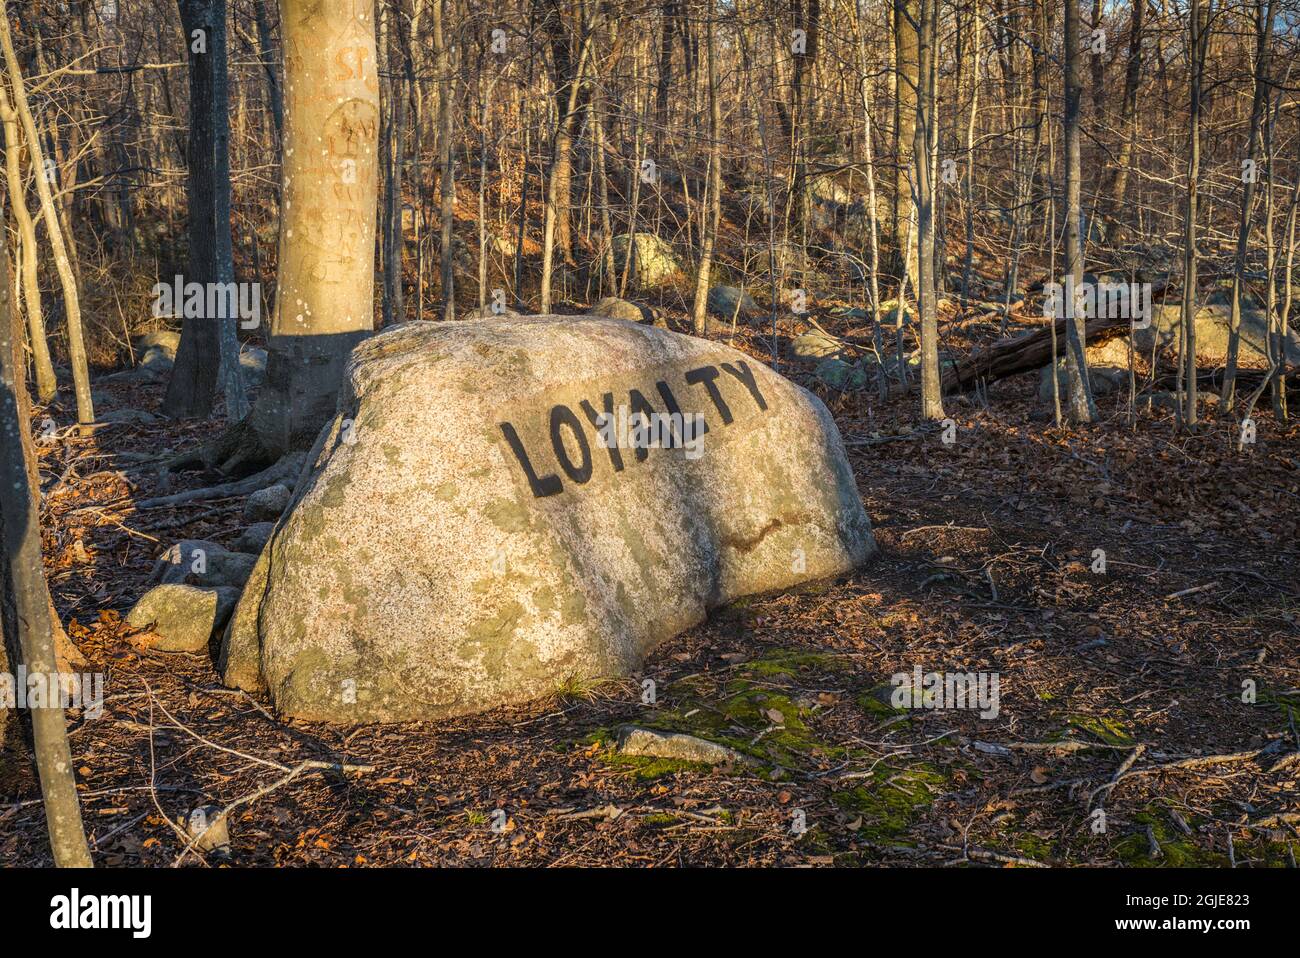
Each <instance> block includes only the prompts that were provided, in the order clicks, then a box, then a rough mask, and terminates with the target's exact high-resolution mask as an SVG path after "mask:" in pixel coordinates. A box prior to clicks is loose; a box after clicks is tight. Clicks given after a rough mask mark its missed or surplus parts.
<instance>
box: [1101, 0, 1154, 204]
mask: <svg viewBox="0 0 1300 958" xmlns="http://www.w3.org/2000/svg"><path fill="white" fill-rule="evenodd" d="M1131 6H1132V8H1133V9H1132V14H1131V19H1130V21H1129V35H1128V66H1127V67H1126V68H1125V70H1124V97H1123V99H1122V100H1121V101H1120V108H1119V110H1120V119H1119V129H1120V131H1121V132H1122V133H1123V134H1124V139H1123V140H1122V141H1121V142H1120V145H1119V154H1118V155H1117V156H1116V157H1115V173H1114V177H1113V178H1112V180H1111V185H1110V202H1111V212H1112V213H1114V214H1118V213H1119V211H1120V210H1121V209H1123V207H1124V197H1125V194H1126V193H1127V192H1128V177H1129V169H1130V167H1131V166H1132V163H1133V146H1134V143H1135V142H1136V140H1137V122H1136V118H1137V93H1138V82H1139V81H1140V80H1141V79H1142V26H1143V18H1144V16H1145V14H1146V8H1147V5H1146V0H1138V2H1135V3H1132V4H1131Z"/></svg>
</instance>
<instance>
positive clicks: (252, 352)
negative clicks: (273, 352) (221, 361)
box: [239, 346, 267, 389]
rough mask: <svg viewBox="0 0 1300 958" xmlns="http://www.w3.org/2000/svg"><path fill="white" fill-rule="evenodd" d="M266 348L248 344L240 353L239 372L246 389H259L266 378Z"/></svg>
mask: <svg viewBox="0 0 1300 958" xmlns="http://www.w3.org/2000/svg"><path fill="white" fill-rule="evenodd" d="M266 360H267V355H266V350H265V349H262V348H261V347H259V346H247V347H245V348H244V349H243V350H242V351H241V352H240V354H239V372H240V375H241V376H242V377H243V380H244V388H245V389H257V388H259V387H260V386H261V385H262V383H263V382H264V381H265V380H266Z"/></svg>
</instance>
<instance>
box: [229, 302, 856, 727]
mask: <svg viewBox="0 0 1300 958" xmlns="http://www.w3.org/2000/svg"><path fill="white" fill-rule="evenodd" d="M607 412H608V413H609V414H610V415H609V416H608V418H606V415H605V414H606V413H607ZM651 415H653V416H654V419H653V420H651V421H650V422H651V424H652V425H653V426H654V429H653V430H652V432H654V433H655V434H656V435H655V437H654V438H656V439H658V440H659V442H658V443H657V444H656V443H654V442H651V441H648V440H649V439H650V437H649V436H647V435H646V434H645V429H644V424H645V420H644V419H643V416H651ZM674 417H676V418H674ZM701 422H702V427H703V428H699V425H698V424H700V423H701ZM596 423H600V426H597V425H596ZM638 427H641V428H638ZM692 427H697V428H692ZM704 430H707V431H704ZM874 550H875V543H874V540H873V538H872V535H871V527H870V523H869V521H868V519H867V516H866V513H865V512H864V510H863V508H862V503H861V500H860V499H859V496H858V492H857V489H856V487H855V484H854V480H853V475H852V473H851V471H850V470H849V466H848V463H847V461H846V458H845V453H844V448H843V445H842V443H841V441H840V437H839V433H838V431H837V430H836V427H835V424H834V422H833V420H832V419H831V416H830V414H829V413H828V412H827V410H826V408H825V407H824V406H823V405H822V404H821V402H820V401H818V400H817V399H816V398H815V397H814V396H813V395H812V394H811V393H809V392H807V391H806V390H804V389H803V388H801V387H799V386H797V385H795V384H794V383H791V382H789V381H788V380H786V379H784V378H782V377H781V376H779V375H777V374H776V373H774V372H772V371H771V370H769V369H768V368H767V367H765V366H763V365H762V364H761V363H758V362H756V361H755V360H753V359H751V358H749V357H747V356H745V355H744V354H742V353H740V352H737V351H736V350H734V349H730V348H728V347H726V346H722V345H720V344H716V343H711V342H708V341H706V340H702V339H696V338H694V337H690V336H683V335H679V334H676V333H671V332H668V331H666V330H661V329H656V328H654V327H650V326H644V325H639V324H636V323H629V322H623V321H619V320H610V319H600V318H590V319H587V320H584V321H582V322H578V323H574V322H573V321H572V320H571V319H569V318H566V317H557V316H536V317H527V318H522V319H514V320H485V321H481V322H451V323H444V322H440V323H430V322H423V323H420V322H416V323H406V324H403V325H401V326H397V327H394V328H393V329H391V330H388V331H386V332H384V333H383V334H381V335H378V336H376V337H374V338H372V339H370V340H368V341H367V342H365V343H363V344H361V345H360V346H358V347H357V348H356V349H355V350H354V352H353V354H352V357H351V359H350V361H349V365H348V371H347V376H346V380H345V385H344V388H343V392H342V395H341V397H340V400H339V413H338V416H337V418H336V419H335V421H334V422H333V423H332V424H331V425H330V426H328V427H327V428H326V429H325V430H324V431H322V433H321V436H320V437H319V439H318V440H317V443H316V447H315V448H314V449H313V451H312V453H311V455H310V456H309V458H308V464H307V467H306V468H305V470H304V473H303V476H302V478H301V479H300V480H299V482H298V485H297V488H296V489H295V492H294V501H293V502H292V503H291V504H290V508H289V511H288V512H287V513H286V515H285V516H284V517H283V518H282V519H281V520H280V523H279V525H278V527H277V529H276V532H275V534H274V536H273V537H272V538H271V541H270V542H269V543H268V545H267V547H266V548H265V549H264V550H263V551H262V553H261V555H260V557H259V559H258V562H257V566H256V568H255V569H254V571H253V574H252V577H251V578H250V580H249V584H248V586H247V588H246V589H245V591H244V595H243V598H242V599H241V601H240V604H239V607H238V608H237V609H236V611H235V614H234V616H233V617H232V620H231V623H230V626H229V627H228V629H227V631H226V635H225V640H224V643H223V650H222V655H221V661H220V662H219V667H220V669H221V670H222V673H223V676H224V678H225V681H226V682H227V683H229V684H231V685H235V686H238V687H241V688H247V689H262V688H264V689H266V690H267V691H269V693H270V696H271V698H272V699H273V701H274V704H275V706H276V708H277V709H278V710H279V711H280V712H281V713H283V714H287V715H291V716H298V717H301V718H306V719H321V720H328V721H337V722H349V723H350V722H364V721H401V720H410V719H425V718H435V717H440V716H448V715H457V714H463V713H468V712H473V711H477V710H482V709H487V708H491V707H493V706H497V705H502V704H506V703H513V702H521V701H525V700H528V699H532V698H536V697H538V696H541V695H545V694H547V693H550V692H553V691H555V690H556V689H557V688H559V687H561V686H562V685H563V684H564V682H565V681H566V680H567V679H570V678H573V677H582V678H594V677H602V676H615V675H628V674H632V673H634V672H635V671H636V670H637V669H638V668H639V667H640V665H641V663H642V660H643V657H644V656H645V655H646V653H647V652H649V651H650V649H652V648H653V647H654V646H655V645H656V643H658V642H660V641H661V640H663V639H666V638H668V637H669V636H672V635H675V634H677V633H679V632H681V631H682V630H684V629H687V628H689V627H690V626H692V625H694V624H696V623H698V622H700V621H701V620H702V619H703V618H704V617H705V616H706V615H707V613H708V611H709V610H710V609H712V608H715V607H717V606H720V605H723V604H725V603H727V602H730V601H732V600H734V599H736V598H738V597H740V596H744V595H750V594H754V593H761V592H767V591H771V590H777V589H783V588H787V587H790V586H793V585H795V584H797V583H800V582H804V581H807V580H813V579H818V578H824V577H828V576H833V575H837V574H840V573H843V572H846V571H848V570H850V569H852V568H854V567H855V566H857V565H859V564H860V563H862V562H863V561H864V560H866V559H867V558H868V557H869V556H870V555H871V554H872V553H873V552H874Z"/></svg>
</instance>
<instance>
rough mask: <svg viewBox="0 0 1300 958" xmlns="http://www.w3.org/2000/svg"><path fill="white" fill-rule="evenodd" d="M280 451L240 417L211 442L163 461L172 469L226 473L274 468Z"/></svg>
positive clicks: (175, 470) (234, 473) (177, 470)
mask: <svg viewBox="0 0 1300 958" xmlns="http://www.w3.org/2000/svg"><path fill="white" fill-rule="evenodd" d="M280 458H281V456H280V454H279V453H278V452H277V451H275V450H273V449H271V448H270V447H269V446H268V445H267V444H266V443H265V442H264V441H263V439H262V437H261V435H260V434H259V433H258V431H257V429H256V428H255V427H254V426H253V424H252V423H251V422H250V420H249V419H248V418H244V419H241V420H240V421H239V422H237V423H235V424H234V425H233V426H231V427H230V428H229V429H227V430H226V431H225V432H223V433H222V434H221V435H220V436H218V437H217V438H216V439H213V440H212V441H211V442H208V443H205V444H204V445H202V446H199V447H198V448H197V449H192V450H190V451H189V452H183V453H181V454H180V455H178V456H173V457H172V458H171V459H168V460H167V461H166V462H165V463H164V464H163V466H164V468H166V469H167V470H168V471H169V472H181V471H184V470H187V469H208V470H214V471H216V472H219V473H221V474H222V475H224V476H232V475H239V474H241V473H244V474H247V473H250V472H256V471H257V470H259V469H262V470H265V469H268V468H274V467H275V465H276V463H277V462H278V461H279V460H280Z"/></svg>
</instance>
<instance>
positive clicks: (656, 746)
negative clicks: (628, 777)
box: [618, 725, 741, 765]
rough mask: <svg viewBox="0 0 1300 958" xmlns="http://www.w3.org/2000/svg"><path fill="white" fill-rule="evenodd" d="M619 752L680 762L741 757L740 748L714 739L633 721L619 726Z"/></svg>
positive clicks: (714, 762) (714, 761)
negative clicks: (633, 722)
mask: <svg viewBox="0 0 1300 958" xmlns="http://www.w3.org/2000/svg"><path fill="white" fill-rule="evenodd" d="M618 752H619V754H620V755H644V756H648V757H651V758H671V759H677V760H678V761H682V762H703V763H704V764H706V765H722V764H723V763H725V762H738V761H740V760H741V755H740V753H739V752H737V751H736V750H735V749H730V748H727V747H726V746H725V745H719V744H718V743H717V742H710V741H707V740H706V739H702V738H696V737H695V736H694V735H686V734H684V733H682V732H661V731H659V730H658V729H651V728H641V727H640V726H636V725H625V726H623V727H622V728H621V729H620V730H619V738H618Z"/></svg>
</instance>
